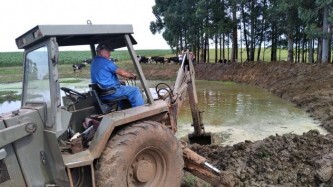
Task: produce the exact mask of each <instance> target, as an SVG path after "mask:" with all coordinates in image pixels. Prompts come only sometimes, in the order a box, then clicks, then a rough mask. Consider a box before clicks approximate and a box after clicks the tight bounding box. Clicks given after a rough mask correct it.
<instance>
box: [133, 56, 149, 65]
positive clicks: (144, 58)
mask: <svg viewBox="0 0 333 187" xmlns="http://www.w3.org/2000/svg"><path fill="white" fill-rule="evenodd" d="M136 57H137V58H138V61H139V63H145V64H147V63H150V58H147V57H145V56H140V55H138V56H136Z"/></svg>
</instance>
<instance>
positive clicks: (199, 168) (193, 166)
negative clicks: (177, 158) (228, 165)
mask: <svg viewBox="0 0 333 187" xmlns="http://www.w3.org/2000/svg"><path fill="white" fill-rule="evenodd" d="M182 144H183V143H182ZM183 158H184V163H185V165H184V169H185V170H186V171H188V172H190V173H192V174H193V175H195V176H197V177H199V178H201V179H202V180H204V181H206V182H208V183H210V184H212V185H214V186H218V185H219V184H220V177H219V175H217V174H215V173H214V172H213V171H211V170H210V169H209V168H206V167H205V162H206V159H205V158H204V157H202V156H200V155H199V154H197V153H196V152H194V151H192V150H191V149H189V148H188V147H186V145H184V144H183Z"/></svg>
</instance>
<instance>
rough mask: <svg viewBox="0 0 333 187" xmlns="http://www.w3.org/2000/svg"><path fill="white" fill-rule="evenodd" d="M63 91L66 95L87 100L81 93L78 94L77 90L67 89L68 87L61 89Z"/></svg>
mask: <svg viewBox="0 0 333 187" xmlns="http://www.w3.org/2000/svg"><path fill="white" fill-rule="evenodd" d="M60 89H61V90H62V91H64V92H65V94H66V95H75V96H78V97H80V98H84V99H85V98H87V97H86V96H85V95H84V94H82V93H80V92H77V91H75V90H72V89H70V88H66V87H61V88H60Z"/></svg>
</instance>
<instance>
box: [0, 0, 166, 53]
mask: <svg viewBox="0 0 333 187" xmlns="http://www.w3.org/2000/svg"><path fill="white" fill-rule="evenodd" d="M154 4H155V0H9V1H4V2H3V3H2V5H1V6H0V24H1V26H0V52H8V51H21V50H19V49H17V46H16V44H15V39H16V38H17V37H19V36H20V35H22V34H24V33H25V32H26V31H28V30H30V29H32V28H33V27H35V26H36V25H57V24H59V25H66V24H86V23H87V20H90V21H91V22H92V24H132V25H133V29H134V34H133V37H134V38H135V39H136V41H137V42H138V44H137V45H135V46H134V49H169V46H168V44H167V42H166V41H165V40H164V39H163V37H162V35H161V34H158V33H157V34H155V35H153V34H152V33H151V31H150V30H149V25H150V22H151V21H155V16H154V14H153V13H152V6H154Z"/></svg>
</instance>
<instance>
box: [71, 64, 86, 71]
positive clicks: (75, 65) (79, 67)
mask: <svg viewBox="0 0 333 187" xmlns="http://www.w3.org/2000/svg"><path fill="white" fill-rule="evenodd" d="M72 67H73V71H74V72H75V71H76V70H80V71H82V68H84V67H86V65H85V64H81V63H78V64H73V65H72Z"/></svg>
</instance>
